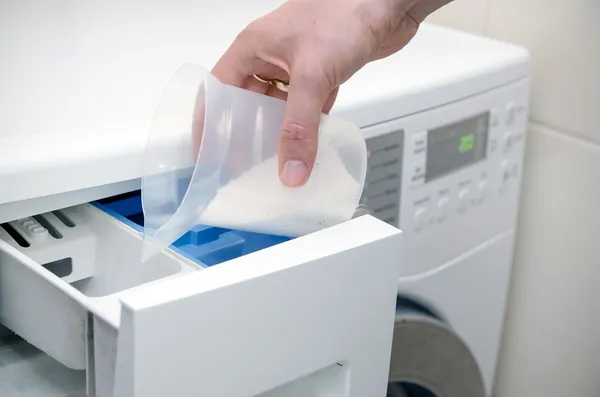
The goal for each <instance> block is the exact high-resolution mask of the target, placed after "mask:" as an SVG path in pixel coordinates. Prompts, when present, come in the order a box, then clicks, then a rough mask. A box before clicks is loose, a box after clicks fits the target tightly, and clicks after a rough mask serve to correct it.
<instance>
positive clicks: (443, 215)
mask: <svg viewBox="0 0 600 397" xmlns="http://www.w3.org/2000/svg"><path fill="white" fill-rule="evenodd" d="M437 208H438V212H437V221H438V222H444V221H445V220H446V219H448V214H449V213H450V199H449V198H448V197H442V198H441V199H440V200H439V201H438V204H437Z"/></svg>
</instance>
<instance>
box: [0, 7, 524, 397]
mask: <svg viewBox="0 0 600 397" xmlns="http://www.w3.org/2000/svg"><path fill="white" fill-rule="evenodd" d="M59 3H60V4H59V5H54V4H53V6H48V5H46V3H44V2H37V1H34V0H29V1H23V2H19V3H13V4H11V5H10V6H6V5H3V6H0V7H4V8H0V10H2V12H0V14H3V15H10V17H9V18H6V19H5V23H3V24H2V26H0V29H1V31H2V32H3V34H1V35H0V48H1V49H2V53H3V54H5V56H6V58H5V60H4V61H3V66H2V69H0V82H1V84H0V85H1V86H2V91H1V92H0V103H1V104H2V106H1V107H0V153H1V156H0V223H1V225H0V226H1V227H0V323H1V324H2V325H3V326H6V327H7V328H8V329H10V330H11V331H10V332H8V331H6V332H5V331H4V330H1V332H0V359H1V360H2V362H4V363H10V365H6V366H3V367H0V390H3V392H4V391H6V392H4V394H3V395H7V396H10V397H12V396H20V395H30V396H38V395H39V396H42V395H43V396H45V397H48V396H52V397H54V396H56V397H63V396H66V395H68V396H70V397H71V396H78V397H79V396H88V397H92V396H97V397H105V396H106V397H138V396H139V397H153V396H157V397H158V396H164V395H169V394H171V395H177V396H190V397H191V396H195V395H199V394H202V395H219V396H222V397H250V396H252V397H257V396H261V397H267V396H268V397H282V396H285V397H289V396H296V395H298V396H306V395H313V396H318V397H320V396H335V397H364V396H374V397H375V396H381V397H383V396H384V395H385V394H386V391H387V393H388V395H389V396H396V397H397V396H403V395H408V396H411V395H412V396H428V395H438V396H446V397H455V396H457V397H458V396H460V397H471V396H473V397H475V396H477V397H480V396H489V395H490V392H491V389H492V387H493V383H494V372H495V368H496V361H497V356H498V351H499V349H500V339H501V331H502V323H503V317H504V310H505V305H506V298H507V294H508V289H509V279H510V269H511V262H512V252H513V244H514V235H515V225H516V217H517V212H518V196H519V185H520V179H521V169H522V166H523V148H524V145H525V123H526V118H527V102H528V92H529V58H528V54H527V52H526V51H524V50H523V49H522V48H519V47H515V46H512V45H508V44H504V43H500V42H497V41H492V40H488V39H484V38H480V37H475V36H472V35H468V34H465V33H459V32H456V31H452V30H449V29H445V28H441V27H437V26H434V25H428V24H424V25H423V26H422V28H421V29H420V30H419V32H418V33H417V36H416V37H415V39H414V40H413V41H412V42H411V43H410V44H409V45H408V46H407V47H406V48H405V49H404V50H403V51H401V52H399V53H398V54H396V55H394V56H391V57H389V58H386V59H383V60H380V61H377V62H373V63H371V64H369V65H367V66H366V67H365V68H364V69H362V70H361V71H359V72H358V73H357V74H356V75H355V76H354V77H352V78H351V79H350V80H349V81H348V82H347V83H345V84H344V85H343V86H342V88H341V90H340V94H339V96H338V100H337V102H336V105H335V107H334V108H333V110H332V113H333V114H337V115H340V116H342V117H344V118H346V119H349V120H351V121H353V122H354V123H356V124H357V125H358V126H360V128H361V129H362V130H363V131H364V134H365V138H366V142H367V147H368V149H369V170H368V175H367V183H366V186H365V190H364V195H363V198H362V204H364V206H365V207H366V208H368V209H369V211H370V215H367V216H360V217H357V218H355V219H352V220H349V221H348V222H344V223H342V224H339V225H336V226H334V227H331V228H327V229H324V230H321V231H318V232H316V233H312V234H309V235H307V236H302V237H300V238H296V239H284V238H280V237H276V236H265V235H257V234H252V233H244V232H240V231H235V230H223V229H219V228H212V227H209V226H202V225H198V226H197V227H195V228H193V229H192V230H190V231H189V232H188V233H187V234H186V235H184V236H182V238H181V239H180V240H178V241H177V242H175V243H174V244H173V245H172V246H170V247H168V248H167V249H165V250H164V251H163V252H162V253H161V254H160V255H159V256H158V257H157V258H156V260H154V261H153V262H152V263H150V264H148V265H147V267H145V268H144V272H143V273H142V276H141V278H139V279H138V278H136V279H132V278H129V277H128V274H127V269H131V266H132V265H133V264H135V263H136V261H137V260H138V259H139V258H137V259H136V255H137V254H136V253H137V252H139V249H140V247H141V244H142V239H143V213H142V211H141V203H140V193H139V188H140V176H141V173H142V164H141V160H142V156H143V153H144V148H145V143H146V137H147V133H148V130H149V128H150V123H151V121H152V117H153V114H154V111H155V108H156V104H157V103H158V101H159V98H160V96H161V94H162V91H163V89H164V87H165V86H166V84H167V83H168V81H169V79H170V77H171V76H172V75H173V73H174V72H175V71H176V70H177V69H178V68H179V67H180V66H181V65H182V64H184V63H186V62H194V63H198V64H200V65H203V66H205V67H207V68H209V67H210V66H211V65H212V64H214V62H216V60H217V59H218V58H219V56H220V55H221V54H222V52H223V51H224V50H225V49H226V48H227V45H228V44H229V43H230V42H231V41H232V40H233V39H234V38H235V36H236V35H237V33H238V32H239V31H240V30H241V29H242V28H243V27H244V26H245V25H246V24H247V23H248V22H249V21H251V20H252V19H254V18H256V17H258V16H260V15H262V14H264V13H266V12H268V11H269V10H271V9H272V8H273V7H274V6H276V3H280V2H278V1H259V2H253V3H252V9H247V8H245V7H244V6H243V5H244V3H240V2H237V3H236V1H233V0H232V1H224V2H219V3H218V4H217V3H214V2H212V3H210V4H201V3H200V2H170V3H160V2H159V3H152V4H145V5H144V12H143V13H142V14H140V8H139V6H138V4H136V2H133V1H123V2H119V5H118V6H117V5H112V6H108V5H106V3H104V2H87V3H85V4H80V3H77V4H75V3H73V2H69V1H64V2H59ZM213 3H214V4H213ZM34 9H35V12H32V10H34ZM207 38H210V40H208V39H207ZM199 43H201V45H199ZM15 334H16V335H18V337H17V336H15ZM57 379H58V380H60V381H57ZM232 379H234V380H235V381H232ZM427 393H429V394H427Z"/></svg>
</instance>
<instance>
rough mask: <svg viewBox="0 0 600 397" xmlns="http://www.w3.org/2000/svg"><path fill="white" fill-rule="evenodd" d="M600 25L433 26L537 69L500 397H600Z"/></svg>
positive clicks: (577, 1) (529, 19)
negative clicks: (508, 48) (513, 47)
mask: <svg viewBox="0 0 600 397" xmlns="http://www.w3.org/2000/svg"><path fill="white" fill-rule="evenodd" d="M599 20H600V2H598V1H594V0H557V1H552V2H549V1H546V0H454V2H453V3H451V4H450V5H448V6H446V7H445V8H442V9H441V10H439V11H438V12H436V13H435V14H433V15H431V16H430V18H429V19H428V21H429V22H433V23H438V24H441V25H446V26H449V27H453V28H458V29H462V30H465V31H469V32H472V33H476V34H481V35H485V36H490V37H493V38H497V39H500V40H505V41H509V42H513V43H517V44H522V45H524V46H526V47H527V48H528V49H529V50H530V52H531V54H532V57H533V60H532V61H533V82H532V89H533V90H532V102H531V114H530V126H529V136H528V150H527V164H526V168H525V170H524V181H523V195H522V199H521V203H522V204H521V205H522V206H521V215H520V220H519V228H520V230H519V237H518V243H517V252H516V256H515V267H514V276H513V287H512V292H511V298H510V302H509V309H508V313H507V324H506V329H505V340H504V346H503V349H502V355H501V362H500V366H499V372H498V379H497V384H496V396H497V397H558V396H564V395H570V396H577V397H597V396H600V376H598V374H600V332H599V331H598V330H599V329H600V305H599V304H598V302H600V232H599V231H600V23H598V21H599Z"/></svg>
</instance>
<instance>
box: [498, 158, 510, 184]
mask: <svg viewBox="0 0 600 397" xmlns="http://www.w3.org/2000/svg"><path fill="white" fill-rule="evenodd" d="M511 163H512V162H511V161H510V160H503V161H502V163H501V164H500V172H501V178H502V184H503V185H506V184H507V183H508V181H509V179H510V177H511V175H512V167H511Z"/></svg>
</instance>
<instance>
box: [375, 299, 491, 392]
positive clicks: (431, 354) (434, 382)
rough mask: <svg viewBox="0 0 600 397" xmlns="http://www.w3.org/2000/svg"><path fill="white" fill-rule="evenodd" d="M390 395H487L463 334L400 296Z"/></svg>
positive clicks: (391, 364)
mask: <svg viewBox="0 0 600 397" xmlns="http://www.w3.org/2000/svg"><path fill="white" fill-rule="evenodd" d="M387 397H485V387H484V382H483V377H482V375H481V371H480V370H479V366H478V365H477V361H476V360H475V357H473V354H472V353H471V351H470V349H469V347H468V346H467V345H466V344H465V343H464V341H463V340H462V338H461V337H460V336H459V335H457V334H456V332H454V330H452V328H451V327H450V326H449V325H448V324H447V323H445V322H444V321H443V320H441V319H440V318H438V317H437V316H435V314H434V313H432V312H430V311H428V310H426V309H425V308H423V307H421V306H419V305H417V304H414V302H413V303H411V302H408V301H406V300H404V299H401V298H399V299H398V305H397V310H396V321H395V324H394V337H393V342H392V354H391V361H390V374H389V384H388V392H387Z"/></svg>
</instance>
